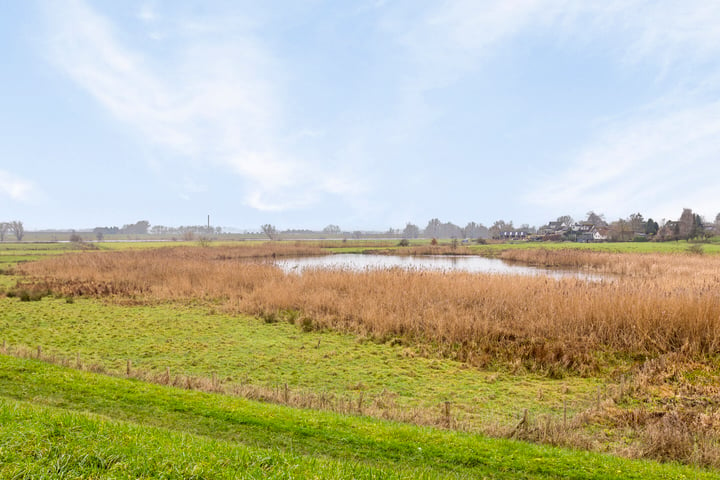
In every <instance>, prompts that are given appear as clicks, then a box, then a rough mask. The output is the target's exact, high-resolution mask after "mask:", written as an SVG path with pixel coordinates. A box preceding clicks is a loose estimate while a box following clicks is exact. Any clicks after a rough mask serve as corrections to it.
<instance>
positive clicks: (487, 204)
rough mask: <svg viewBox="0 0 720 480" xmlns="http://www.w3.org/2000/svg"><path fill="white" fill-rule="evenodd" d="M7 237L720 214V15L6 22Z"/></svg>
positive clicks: (632, 10) (318, 6) (462, 4)
mask: <svg viewBox="0 0 720 480" xmlns="http://www.w3.org/2000/svg"><path fill="white" fill-rule="evenodd" d="M0 42H2V45H3V46H4V48H3V49H2V53H0V59H1V60H2V68H1V69H0V129H2V132H3V133H2V136H1V137H0V220H14V219H18V220H22V221H23V222H24V223H25V226H26V229H44V228H88V227H90V228H92V227H94V226H105V225H108V226H111V225H123V224H127V223H134V222H135V221H137V220H141V219H145V220H148V221H150V223H151V224H153V225H169V226H178V225H196V224H203V223H205V222H206V219H207V215H208V214H210V215H211V221H212V223H213V224H214V225H219V226H224V227H236V228H239V229H249V230H257V229H258V227H259V225H261V224H264V223H272V224H274V225H276V226H277V227H278V228H280V229H285V228H317V229H321V228H323V227H324V226H326V225H328V224H337V225H339V226H341V227H342V228H343V229H346V230H355V229H378V230H386V229H387V228H389V227H394V228H398V227H400V228H402V227H403V226H404V225H405V223H406V222H413V223H417V224H418V225H420V226H421V227H423V226H424V225H425V224H426V223H427V221H428V220H429V219H431V218H434V217H438V218H440V219H441V220H443V221H452V222H454V223H458V224H461V225H464V224H465V223H467V222H469V221H475V222H478V223H484V224H486V225H490V224H492V223H493V222H494V221H495V220H498V219H504V220H506V221H510V220H512V221H514V223H515V224H516V225H520V224H524V223H527V224H530V225H537V226H539V225H542V224H544V223H546V222H547V221H548V220H552V219H555V218H556V217H558V216H560V215H565V214H570V215H572V216H573V217H575V218H577V219H579V218H584V216H585V213H586V212H588V211H590V210H594V211H596V212H600V213H604V214H605V215H606V217H607V219H608V220H614V219H617V218H619V217H627V216H628V215H629V214H631V213H634V212H641V213H642V214H644V215H645V216H646V217H653V218H655V219H656V220H660V219H663V218H665V219H675V218H678V217H679V216H680V213H681V211H682V208H684V207H689V208H692V209H693V210H694V211H695V212H697V213H700V214H702V215H705V216H706V217H707V218H708V219H710V220H714V218H715V215H716V214H717V213H718V212H720V200H718V190H719V187H720V158H719V157H720V155H719V154H720V95H718V94H720V2H687V1H662V0H660V1H644V0H623V1H614V0H603V1H582V2H578V1H570V0H498V1H494V0H488V1H481V0H446V1H441V0H433V1H429V0H428V1H423V0H386V1H383V0H364V1H363V0H357V1H353V2H333V1H320V0H297V1H279V0H278V1H267V2H256V1H229V0H228V1H197V2H193V1H170V0H167V1H162V0H156V1H127V2H116V1H109V0H108V1H91V0H67V1H64V0H52V1H51V0H48V1H19V0H18V1H6V2H2V4H1V5H0Z"/></svg>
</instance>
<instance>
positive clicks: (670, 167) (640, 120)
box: [527, 102, 720, 218]
mask: <svg viewBox="0 0 720 480" xmlns="http://www.w3.org/2000/svg"><path fill="white" fill-rule="evenodd" d="M718 152H720V102H714V103H711V104H708V105H703V106H700V107H691V108H687V109H683V110H673V111H670V112H659V111H654V112H652V113H650V112H645V113H644V114H643V115H639V116H635V117H633V118H628V119H625V120H622V121H616V122H614V124H612V125H609V126H608V127H606V128H605V129H604V130H603V131H602V133H601V134H599V135H598V136H597V138H596V139H595V141H594V142H593V143H592V144H590V145H587V146H585V147H584V148H583V149H582V151H580V152H579V153H578V154H577V155H576V156H574V157H572V158H571V165H570V166H569V167H567V169H565V170H563V171H560V172H556V173H554V174H552V175H546V176H545V177H544V178H542V179H541V180H540V181H538V182H536V183H535V185H536V186H535V188H534V189H533V190H532V191H531V192H529V193H528V195H527V199H528V201H529V202H531V203H534V204H542V205H547V206H552V207H555V208H560V207H568V206H573V207H577V206H578V205H580V206H584V207H585V208H588V209H589V208H601V209H604V211H605V212H606V213H607V214H608V215H610V216H613V217H619V216H625V215H627V214H629V213H630V211H629V210H633V209H643V210H644V211H646V212H656V213H655V214H656V215H657V214H658V213H659V214H660V215H666V216H668V218H671V216H673V215H675V216H676V215H679V212H680V211H681V209H682V207H683V206H691V207H692V206H694V208H696V210H700V209H701V208H710V209H711V211H708V212H705V213H707V214H710V213H712V208H720V205H718V204H717V202H716V200H715V199H716V193H713V190H716V188H717V187H716V185H717V178H720V162H717V160H716V159H717V154H718ZM713 203H715V207H712V204H713ZM581 208H582V207H581Z"/></svg>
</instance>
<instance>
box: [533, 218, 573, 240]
mask: <svg viewBox="0 0 720 480" xmlns="http://www.w3.org/2000/svg"><path fill="white" fill-rule="evenodd" d="M568 229H569V227H568V225H566V224H564V223H563V222H548V224H547V225H545V226H543V227H540V228H539V229H538V232H537V234H538V235H539V236H542V237H547V236H551V235H552V236H554V235H564V234H565V232H567V231H568Z"/></svg>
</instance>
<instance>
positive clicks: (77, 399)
mask: <svg viewBox="0 0 720 480" xmlns="http://www.w3.org/2000/svg"><path fill="white" fill-rule="evenodd" d="M0 393H1V395H0V420H2V421H1V422H0V475H2V476H3V477H4V478H28V477H32V478H46V477H47V478H49V477H57V478H62V477H65V478H69V477H73V478H96V477H99V476H102V477H112V478H140V477H143V478H156V477H157V478H428V479H430V478H531V479H545V478H578V479H580V478H587V479H591V478H602V479H608V478H643V479H652V478H713V477H714V475H713V473H711V472H705V471H701V470H697V469H690V468H688V467H682V466H677V465H662V464H657V463H654V462H649V461H631V460H625V459H620V458H617V457H612V456H608V455H599V454H589V453H586V452H578V451H571V450H565V449H558V448H551V447H542V446H537V445H532V444H528V443H524V442H515V441H508V440H493V439H488V438H485V437H481V436H476V435H468V434H463V433H458V432H450V431H441V430H435V429H428V428H420V427H414V426H410V425H405V424H397V423H390V422H385V421H380V420H373V419H369V418H364V417H355V416H348V415H338V414H333V413H322V412H316V411H310V410H300V409H290V408H287V407H282V406H275V405H270V404H264V403H258V402H253V401H248V400H244V399H239V398H233V397H228V396H221V395H217V394H209V393H203V392H192V391H184V390H179V389H176V388H169V387H163V386H156V385H152V384H148V383H144V382H137V381H133V380H125V379H118V378H111V377H107V376H100V375H97V374H91V373H87V372H78V371H73V370H70V369H64V368H60V367H56V366H52V365H49V364H46V363H41V362H38V361H35V360H22V359H17V358H12V357H8V356H3V355H0ZM27 399H32V401H30V402H28V401H26V400H27Z"/></svg>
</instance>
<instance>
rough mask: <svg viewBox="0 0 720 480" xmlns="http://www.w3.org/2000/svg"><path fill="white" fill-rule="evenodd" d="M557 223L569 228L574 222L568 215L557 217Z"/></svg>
mask: <svg viewBox="0 0 720 480" xmlns="http://www.w3.org/2000/svg"><path fill="white" fill-rule="evenodd" d="M557 221H558V222H560V223H561V224H565V226H566V227H569V226H571V225H572V224H573V223H575V220H573V217H571V216H570V215H563V216H561V217H558V218H557Z"/></svg>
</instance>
